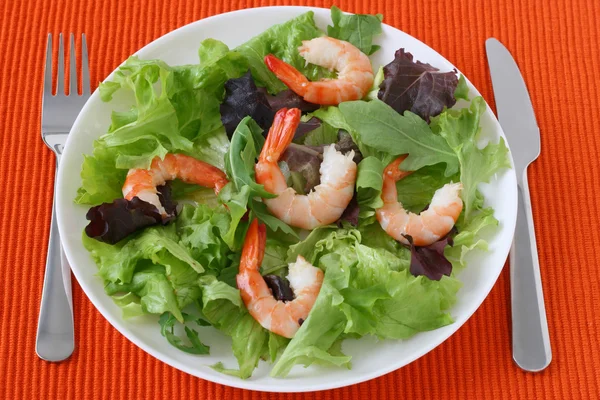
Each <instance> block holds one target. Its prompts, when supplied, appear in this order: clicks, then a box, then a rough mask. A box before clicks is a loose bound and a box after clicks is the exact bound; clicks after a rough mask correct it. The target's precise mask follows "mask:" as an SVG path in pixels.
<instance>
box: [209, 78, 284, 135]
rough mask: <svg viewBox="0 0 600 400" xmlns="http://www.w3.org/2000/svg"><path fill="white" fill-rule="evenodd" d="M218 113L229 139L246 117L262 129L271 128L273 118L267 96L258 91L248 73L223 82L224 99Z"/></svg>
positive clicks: (273, 114)
mask: <svg viewBox="0 0 600 400" xmlns="http://www.w3.org/2000/svg"><path fill="white" fill-rule="evenodd" d="M220 111H221V122H223V125H224V126H225V131H226V132H227V136H229V137H230V138H231V135H233V132H234V131H235V128H237V126H238V124H239V123H240V121H241V120H242V119H244V118H245V117H246V116H248V115H249V116H251V117H252V119H253V120H254V121H256V123H257V124H258V125H259V126H260V127H261V128H263V129H267V128H268V127H270V126H271V123H272V122H273V118H274V116H275V112H274V111H273V110H272V109H271V106H270V105H269V102H268V101H267V95H266V94H265V92H263V91H259V90H258V88H257V87H256V84H255V83H254V80H253V79H252V74H251V73H250V71H248V72H247V73H246V74H245V75H243V76H241V77H239V78H234V79H230V80H228V81H227V82H225V99H224V100H223V103H222V104H221V108H220Z"/></svg>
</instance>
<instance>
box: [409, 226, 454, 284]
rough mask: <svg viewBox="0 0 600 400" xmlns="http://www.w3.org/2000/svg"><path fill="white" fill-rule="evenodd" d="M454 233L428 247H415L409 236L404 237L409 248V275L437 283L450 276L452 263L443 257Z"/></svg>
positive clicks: (451, 242)
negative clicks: (423, 277) (423, 276)
mask: <svg viewBox="0 0 600 400" xmlns="http://www.w3.org/2000/svg"><path fill="white" fill-rule="evenodd" d="M454 233H455V231H454V230H453V231H451V232H450V233H449V234H448V235H446V236H445V237H443V238H442V239H440V240H438V241H437V242H435V243H432V244H430V245H428V246H415V245H414V243H413V238H412V237H411V236H410V235H404V237H405V238H406V240H408V243H409V246H410V255H411V257H410V273H411V274H413V275H414V276H419V275H425V276H426V277H427V278H429V279H431V280H434V281H439V280H440V279H442V276H444V275H446V276H450V274H451V273H452V263H450V261H448V259H447V258H446V256H445V255H444V249H445V248H446V246H448V245H450V246H452V244H453V241H452V236H453V234H454Z"/></svg>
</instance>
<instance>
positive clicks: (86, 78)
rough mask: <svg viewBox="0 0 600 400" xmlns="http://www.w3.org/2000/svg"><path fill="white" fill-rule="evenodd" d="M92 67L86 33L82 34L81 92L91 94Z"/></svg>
mask: <svg viewBox="0 0 600 400" xmlns="http://www.w3.org/2000/svg"><path fill="white" fill-rule="evenodd" d="M90 91H91V89H90V69H89V66H88V49H87V42H86V40H85V33H82V34H81V93H82V94H90Z"/></svg>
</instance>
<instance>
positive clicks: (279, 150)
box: [258, 108, 301, 163]
mask: <svg viewBox="0 0 600 400" xmlns="http://www.w3.org/2000/svg"><path fill="white" fill-rule="evenodd" d="M300 115H301V114H300V110H299V109H297V108H291V109H289V110H288V109H287V108H282V109H281V110H279V111H277V113H276V114H275V119H274V120H273V125H271V129H270V130H269V134H268V135H267V140H266V141H265V144H264V146H263V148H262V151H261V153H260V156H259V158H258V159H259V161H260V162H267V163H277V161H279V157H280V156H281V154H283V152H284V151H285V149H287V147H288V146H289V145H290V143H292V139H294V134H295V133H296V128H297V127H298V124H299V123H300Z"/></svg>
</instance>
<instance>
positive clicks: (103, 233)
mask: <svg viewBox="0 0 600 400" xmlns="http://www.w3.org/2000/svg"><path fill="white" fill-rule="evenodd" d="M157 190H158V197H159V199H160V201H161V204H162V206H163V207H164V208H165V211H166V212H167V216H166V217H165V218H164V219H163V218H162V216H161V215H160V212H159V211H158V209H157V208H156V206H154V205H153V204H150V203H148V202H146V201H144V200H141V199H140V198H139V197H134V198H133V199H131V200H126V199H116V200H114V201H113V202H112V203H103V204H100V205H99V206H94V207H92V208H90V209H89V210H88V212H87V214H86V216H85V217H86V219H88V220H89V221H90V223H89V224H88V225H87V226H86V227H85V233H86V234H87V235H88V236H89V237H91V238H93V239H96V240H99V241H101V242H105V243H108V244H115V243H117V242H119V241H121V240H123V239H125V238H126V237H127V236H129V235H130V234H132V233H133V232H136V231H138V230H140V229H143V228H146V227H148V226H151V225H157V224H167V223H168V222H170V221H171V220H173V219H174V218H175V217H176V215H177V209H176V207H177V204H176V203H175V202H174V201H173V200H172V199H171V188H170V186H168V185H165V186H159V187H157Z"/></svg>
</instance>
